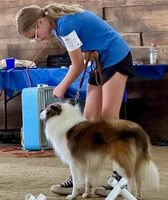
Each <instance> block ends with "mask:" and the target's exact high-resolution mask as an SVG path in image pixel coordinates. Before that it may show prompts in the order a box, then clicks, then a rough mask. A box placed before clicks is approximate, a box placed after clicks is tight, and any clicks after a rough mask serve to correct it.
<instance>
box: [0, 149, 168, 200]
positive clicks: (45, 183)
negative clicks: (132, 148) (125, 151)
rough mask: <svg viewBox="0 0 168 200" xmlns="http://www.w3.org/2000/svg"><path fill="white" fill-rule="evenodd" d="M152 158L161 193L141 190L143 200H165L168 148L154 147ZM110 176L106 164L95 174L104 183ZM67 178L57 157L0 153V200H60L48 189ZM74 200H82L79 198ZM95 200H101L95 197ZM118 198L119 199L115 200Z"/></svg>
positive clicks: (66, 169)
mask: <svg viewBox="0 0 168 200" xmlns="http://www.w3.org/2000/svg"><path fill="white" fill-rule="evenodd" d="M152 153H153V158H154V161H155V162H156V164H157V166H158V168H159V171H160V178H161V185H160V192H159V193H157V192H156V191H151V190H149V189H144V190H143V199H144V200H167V199H168V147H156V146H153V150H152ZM110 174H111V163H110V162H107V163H105V166H104V169H103V170H102V171H101V173H100V174H99V175H98V177H99V179H100V181H101V182H102V183H103V182H104V181H105V180H106V178H107V177H108V176H109V175H110ZM68 175H69V169H68V167H67V166H66V165H64V164H62V163H61V161H60V159H59V158H58V157H56V156H51V157H41V158H36V157H17V156H16V155H14V154H12V153H11V152H5V153H1V154H0V200H24V199H25V195H26V194H27V193H32V194H33V195H34V196H36V197H37V196H38V195H39V194H40V193H42V194H44V195H45V196H46V197H47V200H63V199H65V196H59V195H55V194H52V193H51V192H50V190H49V188H50V186H51V185H53V184H56V183H59V182H62V181H64V180H65V178H67V176H68ZM77 199H82V198H81V196H79V197H78V198H77ZM92 199H95V200H103V199H105V198H100V197H98V196H96V195H94V196H93V197H92ZM118 199H121V198H118Z"/></svg>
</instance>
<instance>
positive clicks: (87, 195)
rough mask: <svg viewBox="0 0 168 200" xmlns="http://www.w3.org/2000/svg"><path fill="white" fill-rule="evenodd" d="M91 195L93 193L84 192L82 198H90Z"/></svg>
mask: <svg viewBox="0 0 168 200" xmlns="http://www.w3.org/2000/svg"><path fill="white" fill-rule="evenodd" d="M90 197H91V193H88V192H85V193H83V194H82V198H84V199H85V198H90Z"/></svg>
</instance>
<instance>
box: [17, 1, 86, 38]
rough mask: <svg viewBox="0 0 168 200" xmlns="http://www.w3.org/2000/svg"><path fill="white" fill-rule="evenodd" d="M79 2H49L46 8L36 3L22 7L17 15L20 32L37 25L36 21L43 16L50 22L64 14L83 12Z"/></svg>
mask: <svg viewBox="0 0 168 200" xmlns="http://www.w3.org/2000/svg"><path fill="white" fill-rule="evenodd" d="M83 11H84V10H83V9H82V8H81V7H80V5H78V4H74V5H65V4H61V3H54V4H49V5H47V6H46V7H45V8H41V7H39V6H36V5H31V6H26V7H24V8H22V9H21V10H20V11H19V12H18V13H17V15H16V25H17V30H18V32H19V34H20V35H21V34H23V33H26V32H27V31H29V30H30V29H31V28H33V27H35V23H36V21H37V20H38V19H39V18H41V17H47V18H48V20H49V22H50V23H53V21H54V20H55V19H57V18H59V17H61V16H63V15H66V14H74V13H78V12H83Z"/></svg>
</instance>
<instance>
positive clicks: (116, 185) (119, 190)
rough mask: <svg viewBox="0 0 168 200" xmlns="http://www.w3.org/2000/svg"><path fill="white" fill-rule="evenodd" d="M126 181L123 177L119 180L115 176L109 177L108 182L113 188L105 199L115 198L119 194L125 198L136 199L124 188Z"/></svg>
mask: <svg viewBox="0 0 168 200" xmlns="http://www.w3.org/2000/svg"><path fill="white" fill-rule="evenodd" d="M127 183H128V180H127V179H125V178H123V177H122V178H121V179H120V181H119V182H118V181H117V180H116V179H115V178H113V177H110V178H109V180H108V184H109V185H111V186H112V187H113V189H112V191H111V192H110V194H109V195H108V196H107V198H106V199H105V200H115V199H116V198H117V196H118V195H119V194H120V195H122V196H123V197H124V198H125V199H127V200H137V199H136V198H135V197H134V196H133V195H132V194H131V193H130V192H129V191H128V190H127V189H126V185H127Z"/></svg>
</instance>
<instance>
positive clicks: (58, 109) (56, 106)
mask: <svg viewBox="0 0 168 200" xmlns="http://www.w3.org/2000/svg"><path fill="white" fill-rule="evenodd" d="M50 108H51V109H52V110H53V111H54V112H55V114H56V115H59V114H60V113H61V111H62V108H61V105H60V104H53V105H51V106H50Z"/></svg>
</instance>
